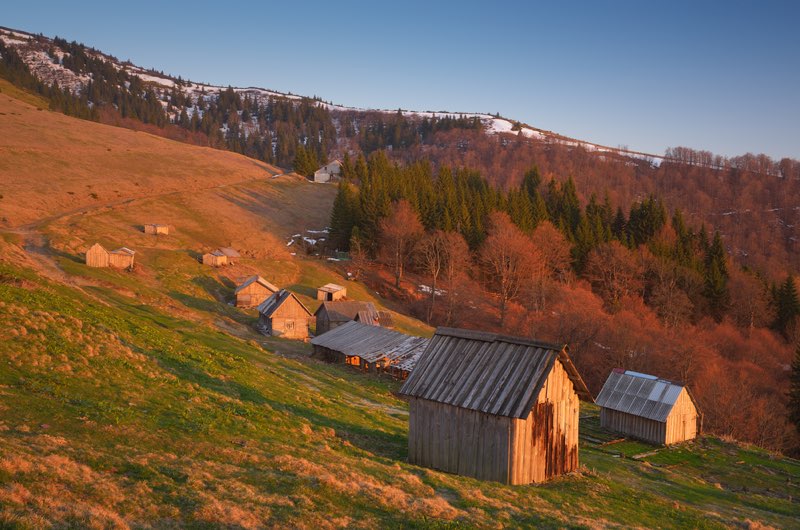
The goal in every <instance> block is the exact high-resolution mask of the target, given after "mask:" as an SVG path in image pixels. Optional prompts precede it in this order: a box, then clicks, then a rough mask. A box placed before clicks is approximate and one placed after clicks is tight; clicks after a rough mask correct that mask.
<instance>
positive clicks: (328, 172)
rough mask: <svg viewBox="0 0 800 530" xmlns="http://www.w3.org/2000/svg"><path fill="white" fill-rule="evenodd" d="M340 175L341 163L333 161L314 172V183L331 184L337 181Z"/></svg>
mask: <svg viewBox="0 0 800 530" xmlns="http://www.w3.org/2000/svg"><path fill="white" fill-rule="evenodd" d="M341 174H342V162H341V161H339V160H334V161H333V162H329V163H328V164H325V165H324V166H322V167H321V168H319V169H318V170H316V171H315V172H314V182H331V181H335V180H339V178H340V177H341Z"/></svg>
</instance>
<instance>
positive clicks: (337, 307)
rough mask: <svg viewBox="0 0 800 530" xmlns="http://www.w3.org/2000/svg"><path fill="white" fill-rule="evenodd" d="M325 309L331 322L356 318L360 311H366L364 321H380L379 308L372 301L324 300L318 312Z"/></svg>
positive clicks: (367, 322) (366, 322)
mask: <svg viewBox="0 0 800 530" xmlns="http://www.w3.org/2000/svg"><path fill="white" fill-rule="evenodd" d="M323 308H324V309H325V311H326V312H327V313H328V320H330V321H331V322H347V321H349V320H355V319H356V316H358V314H359V312H361V311H364V312H365V314H364V317H365V320H364V323H365V324H369V323H370V322H380V319H379V318H378V310H377V309H375V304H373V303H372V302H358V301H354V300H338V301H336V302H322V305H320V306H319V309H317V312H316V313H315V315H316V314H318V313H319V312H320V311H322V310H323Z"/></svg>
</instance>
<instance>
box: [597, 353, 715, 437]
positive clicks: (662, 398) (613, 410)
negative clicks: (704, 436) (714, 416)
mask: <svg viewBox="0 0 800 530" xmlns="http://www.w3.org/2000/svg"><path fill="white" fill-rule="evenodd" d="M597 404H598V405H600V426H601V427H603V428H605V429H609V430H612V431H617V432H620V433H623V434H625V435H627V436H630V437H632V438H638V439H640V440H644V441H646V442H650V443H653V444H660V445H670V444H674V443H678V442H683V441H685V440H691V439H693V438H694V437H696V436H697V434H698V433H699V432H700V429H701V425H702V415H701V414H700V412H699V411H698V408H697V403H696V402H695V400H694V398H693V397H692V394H691V393H690V392H689V388H688V387H686V386H684V385H682V384H680V383H675V382H673V381H667V380H665V379H659V378H658V377H656V376H653V375H648V374H642V373H639V372H633V371H631V370H627V371H624V370H621V369H615V370H614V371H612V372H611V374H610V375H609V376H608V379H607V380H606V383H605V384H604V385H603V389H602V390H601V391H600V394H598V396H597Z"/></svg>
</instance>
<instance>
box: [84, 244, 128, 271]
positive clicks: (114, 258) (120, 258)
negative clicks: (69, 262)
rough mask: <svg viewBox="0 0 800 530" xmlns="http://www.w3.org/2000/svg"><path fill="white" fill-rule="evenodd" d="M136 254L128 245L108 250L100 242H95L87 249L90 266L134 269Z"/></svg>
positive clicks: (87, 263) (87, 262)
mask: <svg viewBox="0 0 800 530" xmlns="http://www.w3.org/2000/svg"><path fill="white" fill-rule="evenodd" d="M135 254H136V252H135V251H133V250H131V249H129V248H127V247H122V248H118V249H116V250H111V251H108V250H106V249H105V247H103V245H101V244H100V243H95V244H94V245H92V246H91V247H89V250H87V251H86V265H88V266H89V267H115V268H118V269H132V268H133V259H134V255H135Z"/></svg>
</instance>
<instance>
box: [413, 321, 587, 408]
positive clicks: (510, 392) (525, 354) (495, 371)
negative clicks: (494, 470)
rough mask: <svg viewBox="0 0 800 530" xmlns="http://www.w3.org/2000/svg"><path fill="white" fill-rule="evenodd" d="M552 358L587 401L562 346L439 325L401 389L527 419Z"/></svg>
mask: <svg viewBox="0 0 800 530" xmlns="http://www.w3.org/2000/svg"><path fill="white" fill-rule="evenodd" d="M556 360H558V361H559V362H561V364H562V365H563V367H564V369H565V370H566V371H567V373H568V374H569V378H570V380H571V381H572V384H573V387H574V388H575V391H576V392H577V393H578V395H579V396H581V397H582V398H583V399H585V400H588V401H591V400H592V397H591V394H589V391H588V389H587V388H586V385H585V384H584V382H583V380H582V379H581V377H580V375H578V373H577V370H575V366H574V365H573V364H572V361H571V360H570V359H569V355H568V354H567V350H566V347H563V346H558V345H555V344H548V343H544V342H537V341H532V340H527V339H521V338H515V337H506V336H502V335H496V334H494V333H482V332H476V331H468V330H463V329H451V328H439V329H437V330H436V334H435V335H434V336H433V339H431V342H430V344H429V345H428V347H427V348H426V350H425V352H424V353H423V354H422V355H421V356H420V358H419V360H418V361H417V366H416V367H415V369H414V371H413V372H411V375H410V376H409V378H408V379H407V380H406V382H405V384H404V385H403V387H402V388H401V389H400V393H401V394H405V395H407V396H411V397H418V398H422V399H428V400H431V401H437V402H440V403H446V404H448V405H453V406H456V407H462V408H466V409H471V410H477V411H481V412H485V413H487V414H495V415H498V416H508V417H513V418H527V417H528V414H530V411H531V408H532V407H533V405H534V403H535V402H536V399H537V398H538V395H539V390H540V389H541V388H542V385H543V384H544V382H545V380H546V379H547V376H548V375H549V374H550V370H551V369H552V368H553V366H554V365H555V362H556Z"/></svg>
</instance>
